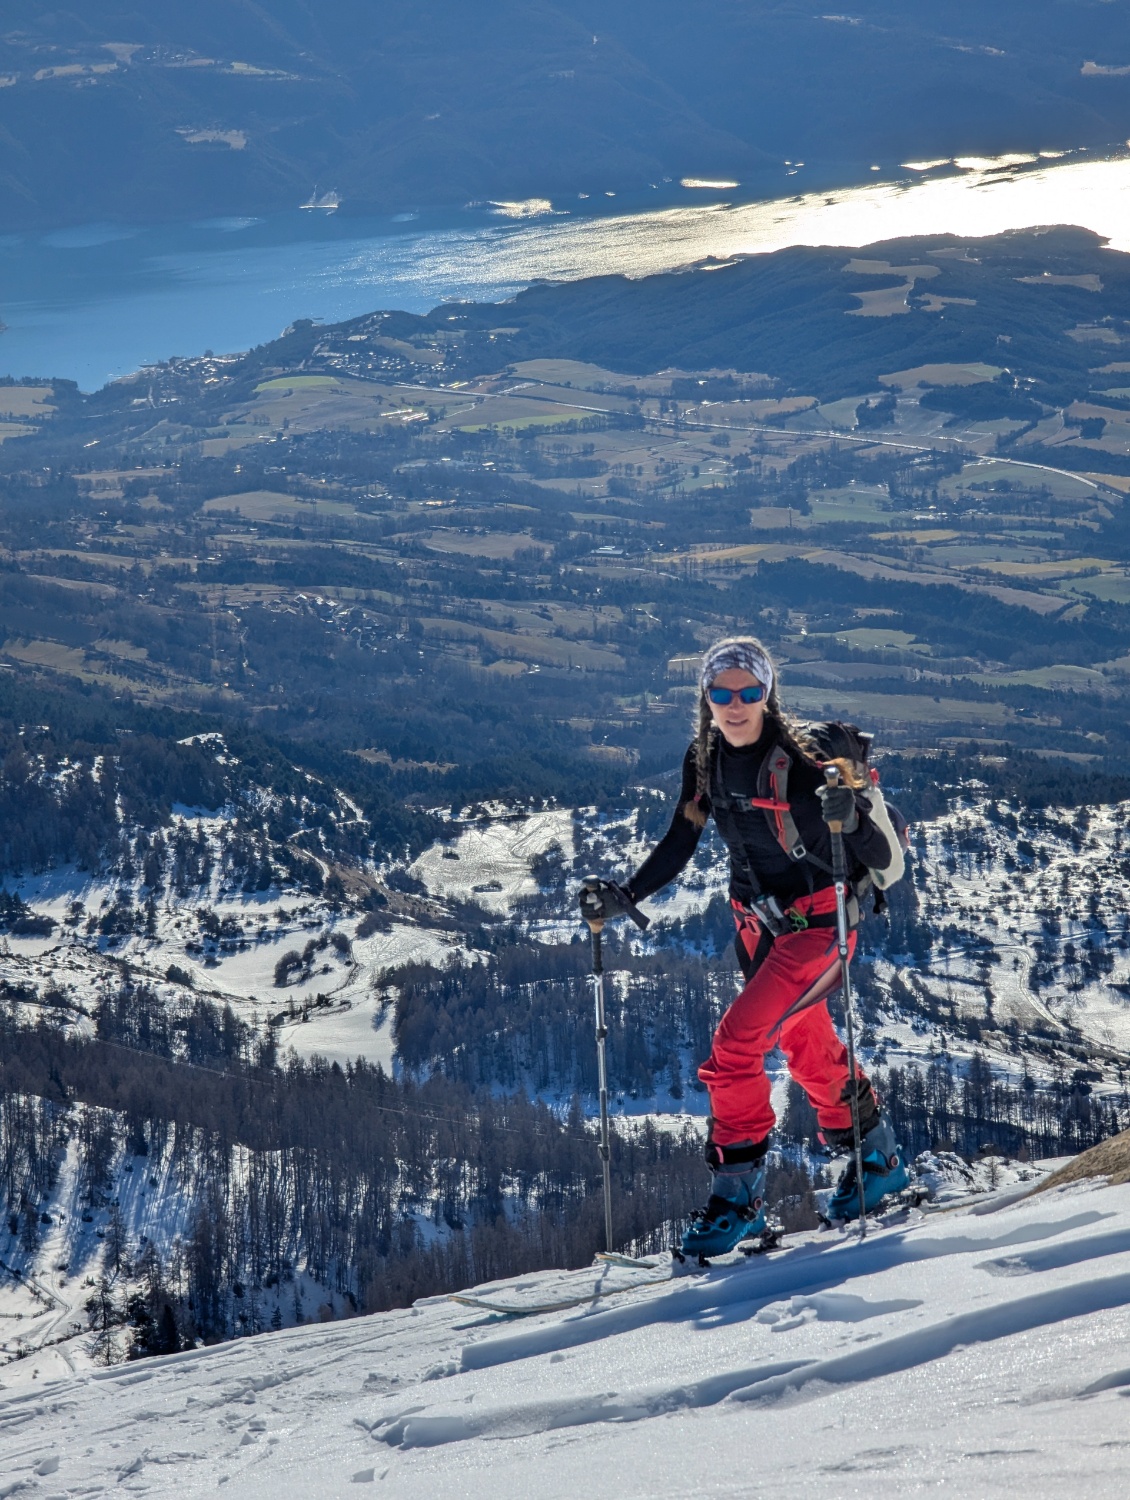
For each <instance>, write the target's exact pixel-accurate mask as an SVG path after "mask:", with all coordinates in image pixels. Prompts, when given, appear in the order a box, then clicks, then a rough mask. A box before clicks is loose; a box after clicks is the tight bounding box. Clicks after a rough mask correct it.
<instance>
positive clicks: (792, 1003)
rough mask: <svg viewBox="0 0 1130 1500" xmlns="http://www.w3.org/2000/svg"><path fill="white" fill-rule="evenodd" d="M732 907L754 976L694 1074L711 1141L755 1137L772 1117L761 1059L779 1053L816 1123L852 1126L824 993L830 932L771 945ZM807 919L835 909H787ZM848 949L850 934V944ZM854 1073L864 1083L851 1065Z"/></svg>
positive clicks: (835, 978)
mask: <svg viewBox="0 0 1130 1500" xmlns="http://www.w3.org/2000/svg"><path fill="white" fill-rule="evenodd" d="M734 905H735V913H734V915H735V921H736V922H737V924H738V942H739V943H740V944H741V945H742V947H743V949H744V951H745V956H746V958H747V963H746V964H743V968H744V969H745V972H746V973H747V974H751V973H752V977H751V978H750V979H749V980H748V981H747V983H746V986H745V988H744V989H743V990H742V992H741V994H740V995H739V996H738V997H737V999H736V1000H735V1001H734V1002H733V1004H732V1005H731V1006H730V1008H729V1009H728V1010H727V1011H726V1014H725V1015H724V1016H723V1017H722V1019H721V1021H720V1022H719V1024H718V1030H717V1031H716V1032H715V1033H714V1043H713V1046H712V1047H711V1051H710V1056H709V1058H708V1059H707V1061H706V1062H704V1063H703V1064H702V1066H701V1067H700V1068H699V1070H698V1076H699V1078H701V1079H702V1081H703V1083H705V1085H706V1087H707V1090H708V1091H709V1094H710V1113H711V1115H712V1116H713V1126H712V1129H711V1137H712V1139H713V1140H714V1141H716V1142H717V1144H718V1145H720V1146H734V1145H737V1144H738V1143H739V1142H741V1141H762V1140H764V1139H765V1137H766V1136H767V1135H768V1134H769V1132H770V1131H771V1130H772V1129H773V1126H774V1124H775V1122H776V1117H775V1116H774V1114H773V1109H772V1105H771V1104H770V1102H769V1094H770V1089H769V1080H768V1078H767V1077H766V1076H765V1054H766V1053H767V1052H770V1051H772V1049H773V1048H774V1047H780V1049H781V1051H782V1052H783V1053H784V1054H785V1061H786V1062H787V1063H788V1068H789V1072H790V1073H791V1074H792V1076H793V1078H795V1079H796V1081H797V1083H799V1084H800V1086H801V1087H802V1088H803V1089H804V1091H805V1093H806V1094H807V1095H808V1098H809V1101H810V1103H811V1104H812V1107H813V1108H814V1109H815V1111H816V1117H817V1119H818V1120H819V1122H820V1125H821V1127H822V1128H824V1129H828V1130H850V1129H851V1106H850V1104H846V1103H845V1102H844V1098H843V1095H844V1089H845V1087H846V1085H847V1082H848V1062H847V1048H846V1047H845V1046H844V1044H843V1043H842V1042H841V1041H840V1039H839V1037H838V1036H837V1035H836V1032H835V1029H834V1027H833V1026H832V1018H831V1016H830V1015H829V1014H828V1003H827V996H828V995H829V994H831V992H832V991H833V990H834V989H836V988H837V986H838V985H839V982H840V968H839V956H838V954H837V952H836V930H835V928H834V927H808V928H804V929H802V930H801V931H800V932H788V933H785V934H784V935H782V936H781V937H778V938H776V939H772V940H771V939H770V938H769V936H768V934H766V933H765V932H764V931H763V929H762V927H761V925H760V923H759V922H758V921H757V918H756V917H754V916H752V915H751V914H750V913H749V912H747V911H745V909H744V908H742V907H740V906H738V905H737V903H734ZM793 905H794V908H795V909H796V910H798V911H800V912H803V913H804V914H805V915H815V914H824V913H829V912H834V911H835V909H836V897H835V892H834V891H833V890H831V889H828V890H821V891H816V892H815V893H814V894H813V895H812V896H806V897H803V898H802V899H801V900H799V901H796V902H794V903H793ZM849 944H850V949H849V951H850V952H852V953H854V951H855V933H854V932H853V933H851V935H850V938H849ZM856 1071H857V1075H858V1076H859V1077H863V1076H864V1075H863V1073H862V1070H861V1069H859V1068H858V1066H857V1069H856Z"/></svg>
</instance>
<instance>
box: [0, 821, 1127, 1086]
mask: <svg viewBox="0 0 1130 1500" xmlns="http://www.w3.org/2000/svg"><path fill="white" fill-rule="evenodd" d="M1128 811H1130V807H1128V805H1127V804H1117V805H1112V806H1100V807H1095V808H1090V809H1079V810H1070V811H1068V810H1064V811H1059V810H1056V809H1048V810H1043V811H1024V810H1018V809H1013V808H1011V807H1009V806H1008V805H1007V804H1000V805H998V804H995V803H987V802H985V801H984V800H983V799H978V798H976V797H975V796H970V797H967V798H966V799H965V800H963V801H962V802H961V803H959V805H957V806H956V807H955V808H954V809H953V811H951V812H950V813H948V814H947V815H946V816H944V817H942V818H939V819H937V820H935V821H933V822H931V823H928V824H924V825H922V826H921V827H920V828H919V829H918V830H916V833H917V842H916V852H915V857H914V859H913V860H912V863H911V878H912V880H913V882H914V887H915V901H914V903H912V907H913V908H915V909H912V911H911V926H912V927H913V928H914V932H912V933H911V938H913V940H914V943H915V949H916V951H913V952H900V951H899V950H898V944H899V941H900V940H901V939H905V940H906V941H908V942H909V941H910V940H911V938H908V937H907V924H906V921H905V914H904V920H903V922H902V923H901V924H900V925H899V926H897V927H896V928H892V929H890V930H888V928H887V927H886V925H885V924H884V923H883V922H876V921H874V920H871V921H869V922H868V923H867V925H866V928H865V946H866V947H867V948H868V949H869V950H870V952H869V953H868V954H867V955H866V956H864V955H861V960H862V959H863V958H864V957H866V962H861V969H864V970H865V972H863V973H862V974H861V983H862V986H863V988H864V989H865V990H868V989H870V990H871V991H873V992H874V994H875V997H876V1000H877V1002H878V1004H879V1007H880V1014H879V1017H878V1021H877V1027H876V1039H875V1046H877V1047H878V1049H879V1056H880V1060H882V1059H886V1060H888V1061H898V1060H899V1059H900V1058H902V1059H905V1058H916V1057H917V1058H920V1057H922V1056H923V1055H925V1054H926V1053H927V1052H928V1051H929V1050H930V1049H931V1047H932V1046H934V1045H936V1044H937V1043H938V1042H939V1041H940V1040H941V1039H942V1038H943V1037H944V1038H945V1040H946V1043H947V1045H948V1046H949V1047H950V1049H951V1050H952V1051H953V1052H954V1053H955V1055H957V1056H961V1055H969V1054H970V1053H971V1052H972V1051H973V1050H974V1049H975V1048H978V1047H979V1048H980V1049H981V1050H982V1051H984V1052H985V1053H986V1054H987V1055H988V1056H989V1057H990V1058H991V1060H992V1061H993V1064H994V1066H996V1067H998V1068H999V1069H1001V1070H1003V1071H1006V1072H1009V1073H1016V1074H1019V1073H1020V1072H1021V1071H1022V1066H1023V1063H1024V1062H1027V1063H1028V1065H1029V1067H1030V1068H1031V1069H1032V1071H1033V1072H1034V1073H1035V1074H1036V1076H1042V1077H1047V1076H1050V1074H1051V1073H1052V1072H1053V1071H1054V1067H1055V1065H1056V1057H1057V1055H1059V1054H1060V1053H1061V1052H1062V1049H1063V1048H1064V1047H1066V1048H1067V1049H1068V1050H1069V1051H1070V1050H1071V1049H1074V1051H1075V1052H1076V1053H1078V1054H1080V1055H1088V1060H1093V1061H1094V1063H1095V1066H1096V1067H1097V1068H1098V1069H1099V1070H1100V1071H1103V1072H1104V1073H1107V1074H1108V1075H1109V1076H1110V1077H1111V1078H1113V1077H1114V1076H1115V1073H1116V1071H1117V1062H1118V1056H1117V1055H1124V1054H1126V1053H1127V1052H1130V917H1128V916H1127V914H1126V912H1125V909H1124V901H1123V899H1122V894H1121V891H1122V882H1121V880H1120V879H1119V878H1114V879H1112V875H1115V876H1119V875H1121V874H1122V873H1123V865H1124V863H1125V864H1128V865H1130V860H1128V859H1127V852H1130V851H1125V850H1124V839H1125V836H1126V835H1125V828H1126V821H1127V814H1128ZM642 816H643V815H642V814H638V813H634V812H633V813H629V814H627V815H626V816H622V817H620V818H617V819H609V818H601V819H598V818H595V817H593V816H592V815H591V814H588V813H586V812H584V811H583V810H582V811H580V812H577V813H573V812H570V811H568V810H560V811H547V812H535V813H530V814H520V813H514V812H511V811H508V810H506V809H504V808H494V809H489V810H488V809H481V810H480V811H479V813H478V814H477V815H475V816H472V817H467V818H465V819H463V820H461V821H459V822H451V823H450V824H449V828H448V831H447V832H446V833H445V836H444V837H443V839H442V840H440V841H438V842H435V843H433V844H431V845H430V846H428V847H427V848H426V849H425V850H424V851H423V852H422V853H421V854H419V855H418V856H417V857H415V858H414V859H412V860H411V861H409V862H407V863H404V862H400V863H398V862H397V861H396V860H390V861H387V862H386V863H385V864H384V865H382V866H380V867H374V866H371V867H370V868H369V869H368V870H367V871H365V872H363V874H364V878H365V880H366V881H367V882H368V883H369V887H370V888H373V889H377V890H378V891H384V892H385V893H386V894H387V895H390V896H391V898H392V899H391V904H389V906H388V907H387V910H386V911H383V912H381V913H380V914H379V915H378V916H374V915H373V914H371V913H368V912H365V911H362V912H358V911H357V910H356V906H355V904H354V902H353V901H352V900H351V899H347V900H346V901H345V902H344V903H343V902H342V901H341V900H340V899H334V900H331V899H328V898H327V897H326V896H325V895H323V894H312V893H310V892H308V891H303V890H301V889H297V890H296V889H294V888H293V887H282V888H280V887H279V886H278V885H277V884H276V885H271V886H269V887H267V888H266V889H264V890H262V891H255V892H248V891H247V890H246V889H244V888H241V887H240V886H239V885H238V884H237V883H236V882H234V881H233V880H231V879H230V878H229V877H228V876H227V875H226V873H225V864H224V858H223V847H224V839H225V836H226V834H225V830H226V826H227V823H226V814H225V813H224V812H219V813H212V814H206V813H201V812H198V813H196V814H194V815H192V816H188V815H187V814H185V813H181V814H178V817H177V820H176V827H177V828H181V829H183V830H185V836H186V837H187V836H188V835H191V836H192V837H193V838H194V839H197V840H199V841H200V842H201V844H202V845H204V846H207V847H208V848H209V849H211V850H212V851H213V852H212V856H211V858H210V859H209V860H208V862H207V863H208V869H209V873H208V875H207V879H206V881H205V883H204V884H202V885H200V886H198V887H196V888H193V889H192V890H191V892H189V893H188V895H187V899H186V896H185V895H184V894H181V893H178V892H176V891H174V890H173V889H171V888H169V889H167V890H165V891H164V892H162V893H160V894H159V895H158V896H157V898H156V899H155V900H154V898H153V897H152V893H150V892H148V891H147V889H146V887H145V886H144V884H143V881H142V878H141V876H140V875H139V874H136V873H135V874H133V876H132V878H131V879H128V880H127V879H124V878H122V876H120V875H116V876H115V875H108V874H103V875H100V876H97V877H91V876H84V875H82V874H80V873H79V872H77V871H75V870H73V869H67V870H59V871H56V872H53V873H52V874H50V875H47V876H41V877H34V878H27V879H24V880H22V881H19V882H17V883H16V884H15V886H14V889H15V890H17V891H18V893H19V894H20V895H21V897H22V898H23V899H24V900H25V901H26V902H27V903H28V906H29V908H30V909H31V911H32V912H33V913H34V914H35V915H39V916H46V917H50V918H52V919H53V920H54V922H55V924H56V925H55V928H54V931H53V933H52V935H51V936H50V937H44V936H39V935H31V936H19V935H17V934H16V933H14V932H13V933H10V934H9V935H8V936H7V937H6V938H0V980H3V981H6V982H7V983H8V985H9V986H10V987H13V988H18V987H19V986H23V987H25V988H31V989H41V988H53V989H56V990H58V991H61V992H62V993H64V994H67V995H69V996H71V997H72V998H73V999H74V1001H75V1003H76V1005H77V1006H79V1007H81V1008H84V1009H89V1008H90V1006H91V1004H92V1003H93V1000H94V999H95V997H96V995H97V993H98V989H99V986H100V985H101V984H104V983H108V982H114V983H116V982H118V978H119V975H120V970H121V963H122V961H125V962H126V963H128V964H129V965H130V966H131V968H132V969H133V970H134V971H135V972H136V973H137V975H138V976H139V977H141V978H144V979H146V980H148V981H150V982H152V983H154V984H156V985H158V987H159V988H163V989H165V990H168V984H169V982H168V981H167V980H166V975H167V974H168V973H169V970H170V967H172V968H173V969H174V970H175V971H178V972H179V975H180V976H183V977H185V978H187V979H189V980H190V981H191V982H192V984H193V985H194V987H195V989H196V990H197V992H198V993H200V994H203V995H207V996H210V997H211V998H213V999H215V1000H217V1001H220V1002H224V1001H228V1002H230V1003H232V1004H233V1005H234V1006H235V1007H236V1008H237V1010H238V1012H239V1014H240V1015H241V1016H242V1017H243V1018H244V1019H246V1020H249V1021H250V1020H252V1019H254V1020H256V1021H258V1022H260V1023H261V1022H263V1021H265V1020H266V1019H267V1017H268V1016H270V1017H272V1018H273V1019H274V1021H275V1022H276V1024H277V1026H278V1028H279V1040H280V1041H281V1043H282V1044H283V1045H284V1047H285V1046H293V1047H294V1048H295V1049H296V1050H297V1051H298V1052H299V1054H300V1055H303V1056H311V1055H313V1054H314V1053H320V1054H322V1055H324V1056H326V1057H328V1058H330V1059H331V1060H332V1059H337V1060H339V1061H341V1062H345V1061H347V1060H349V1059H352V1058H355V1057H358V1056H362V1057H365V1058H367V1059H369V1060H371V1061H373V1062H378V1061H379V1062H381V1063H382V1064H383V1065H384V1066H385V1067H386V1068H391V1067H392V1066H393V1063H394V1043H393V1038H392V1033H391V1025H390V1022H391V1014H390V1010H389V1001H390V999H391V998H392V995H391V994H390V991H389V989H388V985H387V983H386V976H387V975H388V974H389V972H390V971H391V970H394V969H396V968H398V967H400V966H401V965H403V964H406V963H428V964H433V965H439V966H442V965H444V964H445V963H447V962H448V961H449V960H450V959H451V958H452V957H453V956H455V955H457V954H461V955H462V956H463V957H464V958H472V959H473V958H474V957H475V955H476V954H477V953H478V952H480V950H481V949H482V947H484V946H489V943H486V942H485V938H486V936H487V934H489V932H490V930H491V929H492V928H498V929H501V928H505V927H508V926H510V925H512V924H513V925H516V926H517V928H518V929H519V930H520V931H525V932H526V933H528V935H529V936H530V937H531V938H533V939H535V940H540V941H543V942H549V943H560V942H562V941H565V942H567V941H568V940H569V938H570V937H571V936H573V935H574V934H575V933H576V932H577V929H578V924H577V923H576V922H575V920H574V912H573V900H572V892H573V886H574V884H575V882H576V880H577V879H578V878H579V877H580V875H582V874H584V873H586V872H587V871H588V870H590V869H594V868H595V869H598V870H604V871H607V872H609V873H620V874H624V873H627V871H628V870H630V869H631V868H632V867H633V866H634V864H635V863H636V862H637V861H638V859H639V858H641V857H642V854H643V853H644V852H645V851H646V848H647V847H648V845H647V840H646V839H645V838H644V837H643V835H642V834H641V832H640V823H641V822H642ZM171 842H172V839H171V838H170V843H171ZM725 880H726V872H725V866H724V862H723V860H722V858H721V855H720V852H719V850H718V847H717V845H716V844H714V843H712V842H708V841H704V844H703V846H702V848H701V849H700V852H699V855H698V857H696V860H695V861H694V862H693V863H692V865H691V866H690V867H689V868H688V869H687V870H686V871H685V872H684V876H683V878H682V880H681V881H680V882H679V883H678V885H677V886H674V887H670V888H668V890H666V891H664V892H661V893H660V895H659V896H658V897H657V898H655V899H654V900H653V901H651V902H649V903H647V908H648V911H649V913H650V914H651V915H652V917H653V919H654V920H655V923H656V929H657V930H658V931H659V933H660V934H661V935H662V934H663V933H664V932H666V934H667V938H668V940H673V941H675V942H676V943H678V942H679V941H680V934H681V933H682V932H683V931H685V930H689V929H688V927H687V924H688V923H693V922H694V921H695V920H696V919H698V920H699V921H700V922H701V920H702V919H703V918H704V916H705V914H706V913H707V912H708V910H709V909H710V908H711V903H712V902H713V903H714V909H715V910H717V908H718V900H719V898H720V897H721V895H722V893H723V892H724V890H725ZM147 902H149V903H150V904H151V906H152V907H153V919H152V921H151V922H150V924H149V926H148V929H146V928H145V927H144V925H143V924H142V923H141V921H140V920H138V921H137V922H136V923H134V924H133V925H131V926H129V928H128V930H125V931H123V932H120V933H115V931H114V930H113V927H114V924H113V921H112V920H110V919H112V917H113V915H114V913H115V912H116V911H118V910H121V909H122V908H123V906H124V908H125V909H126V910H127V911H130V910H132V911H133V912H135V913H138V914H140V913H141V912H142V910H143V908H144V907H145V906H146V903H147ZM898 904H899V903H897V902H896V905H898ZM904 904H905V903H904ZM68 914H70V915H69V919H68ZM76 914H77V915H76ZM107 927H108V928H110V929H111V930H110V933H109V935H107V933H106V932H105V931H103V930H102V929H104V928H107ZM718 932H719V933H720V934H721V937H722V940H723V942H724V940H725V918H724V917H723V919H722V921H721V924H720V925H719V926H718ZM631 936H632V941H633V944H634V946H636V947H637V948H638V949H639V950H640V951H643V952H646V951H655V950H654V945H653V941H652V940H649V939H647V938H638V937H637V936H636V935H635V934H634V932H633V933H632V934H631ZM695 936H696V938H699V939H700V938H701V934H700V933H696V934H695ZM311 942H313V943H314V944H315V950H314V951H306V950H308V948H309V945H310V944H311ZM288 953H292V954H297V955H298V956H301V957H303V959H304V961H303V962H302V963H301V964H298V963H295V965H294V967H292V968H291V969H289V970H286V971H285V973H284V975H283V976H282V981H281V982H280V975H279V972H278V965H279V960H280V959H281V958H283V956H284V955H285V954H288ZM1063 1055H1064V1056H1066V1054H1063ZM695 1061H697V1059H695V1058H691V1057H690V1056H689V1055H688V1056H687V1057H686V1058H685V1059H684V1067H689V1066H690V1065H692V1064H693V1063H694V1062H695ZM1078 1061H1079V1056H1076V1058H1075V1063H1074V1064H1073V1065H1078ZM647 1102H648V1101H640V1104H641V1106H642V1105H643V1104H646V1103H647ZM650 1102H651V1106H652V1107H658V1108H665V1107H666V1108H670V1107H672V1104H673V1100H672V1099H671V1097H670V1096H669V1095H666V1096H661V1095H656V1096H655V1097H654V1098H653V1099H652V1100H651V1101H650ZM695 1105H696V1101H695V1100H693V1099H692V1100H688V1101H687V1103H686V1104H684V1105H683V1106H682V1107H683V1108H691V1109H694V1108H695Z"/></svg>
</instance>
